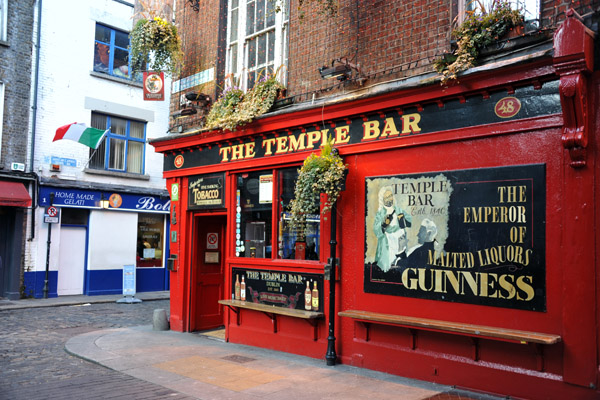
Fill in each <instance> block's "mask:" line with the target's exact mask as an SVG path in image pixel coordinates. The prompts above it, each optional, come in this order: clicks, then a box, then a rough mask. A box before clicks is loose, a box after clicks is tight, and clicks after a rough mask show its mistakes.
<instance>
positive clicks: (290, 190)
mask: <svg viewBox="0 0 600 400" xmlns="http://www.w3.org/2000/svg"><path fill="white" fill-rule="evenodd" d="M278 175H279V193H280V196H279V199H280V201H281V209H280V210H279V221H278V224H279V229H278V232H279V238H278V243H279V249H278V252H277V256H278V258H286V259H301V260H319V251H320V248H319V243H320V215H319V214H314V215H313V214H310V215H307V218H306V228H305V230H304V231H302V230H300V229H298V228H295V229H293V228H292V227H291V226H290V220H291V217H290V213H289V208H290V201H291V200H292V199H293V198H294V188H295V185H296V180H297V179H298V169H297V168H286V169H282V170H280V171H279V174H278Z"/></svg>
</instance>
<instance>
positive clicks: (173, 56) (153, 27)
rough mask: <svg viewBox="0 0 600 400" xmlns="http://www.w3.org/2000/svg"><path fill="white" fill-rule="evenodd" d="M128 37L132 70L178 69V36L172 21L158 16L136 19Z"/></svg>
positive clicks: (179, 55) (179, 54)
mask: <svg viewBox="0 0 600 400" xmlns="http://www.w3.org/2000/svg"><path fill="white" fill-rule="evenodd" d="M129 38H130V44H129V54H130V57H131V66H132V69H133V70H134V71H142V70H150V71H162V72H165V73H167V74H169V75H173V74H176V73H177V72H178V71H179V69H180V68H181V66H182V64H183V52H182V50H181V39H180V37H179V35H178V34H177V27H176V26H175V25H174V24H173V23H171V22H168V21H167V20H165V19H163V18H161V17H158V16H155V17H152V18H149V19H146V18H142V19H140V20H139V21H137V22H136V24H135V26H134V28H133V30H132V31H131V33H130V34H129Z"/></svg>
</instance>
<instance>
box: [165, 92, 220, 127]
mask: <svg viewBox="0 0 600 400" xmlns="http://www.w3.org/2000/svg"><path fill="white" fill-rule="evenodd" d="M211 102H212V99H211V98H210V96H209V95H207V94H204V93H196V92H188V93H186V94H185V95H181V102H180V104H181V105H182V106H183V108H182V109H180V110H179V111H176V112H174V113H173V114H171V117H172V118H173V119H176V120H177V119H179V118H185V117H189V116H190V115H195V114H197V113H198V110H200V111H201V112H202V111H203V112H204V113H207V112H208V110H209V105H210V103H211Z"/></svg>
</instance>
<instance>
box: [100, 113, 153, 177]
mask: <svg viewBox="0 0 600 400" xmlns="http://www.w3.org/2000/svg"><path fill="white" fill-rule="evenodd" d="M91 125H92V127H94V128H98V129H102V130H105V129H109V128H110V131H109V132H108V133H107V135H106V137H105V138H104V139H103V141H102V144H100V146H99V147H98V149H97V150H94V149H90V157H91V159H90V162H89V167H90V168H93V169H105V170H109V171H120V172H129V173H133V174H143V173H144V156H145V148H146V146H145V144H146V124H145V123H144V122H140V121H133V120H128V119H125V118H120V117H114V116H110V115H105V114H99V113H92V124H91Z"/></svg>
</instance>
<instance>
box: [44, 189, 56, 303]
mask: <svg viewBox="0 0 600 400" xmlns="http://www.w3.org/2000/svg"><path fill="white" fill-rule="evenodd" d="M52 203H54V193H50V205H51V206H52V205H53V204H52ZM51 237H52V224H51V223H48V241H47V242H46V276H45V278H44V289H43V292H44V298H45V299H47V298H48V272H49V271H50V243H51V240H50V239H51Z"/></svg>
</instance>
